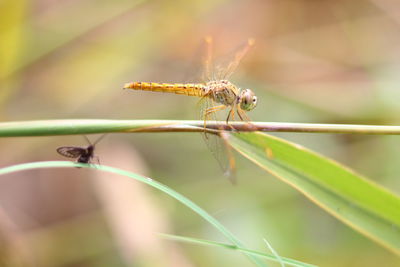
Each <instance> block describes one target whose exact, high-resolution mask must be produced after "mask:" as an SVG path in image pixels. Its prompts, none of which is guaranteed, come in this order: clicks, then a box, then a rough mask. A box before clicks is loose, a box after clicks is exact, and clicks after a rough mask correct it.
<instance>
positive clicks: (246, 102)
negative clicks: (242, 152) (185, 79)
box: [124, 38, 257, 173]
mask: <svg viewBox="0 0 400 267" xmlns="http://www.w3.org/2000/svg"><path fill="white" fill-rule="evenodd" d="M205 41H206V45H207V46H206V48H207V50H206V55H205V58H203V65H204V73H203V80H206V82H204V83H156V82H131V83H126V84H125V85H124V89H133V90H141V91H152V92H162V93H174V94H179V95H186V96H195V97H200V98H201V100H200V103H201V105H200V106H201V119H202V120H204V128H205V127H206V123H207V121H209V120H216V116H215V113H216V112H217V111H221V110H224V109H227V108H228V109H229V113H228V116H227V118H226V123H228V122H229V120H230V119H232V120H234V119H235V113H237V115H238V116H239V118H240V119H241V120H244V121H250V119H249V118H248V116H247V115H246V111H250V110H252V109H253V108H255V107H256V105H257V97H256V96H255V94H254V93H253V91H252V90H250V89H240V88H239V87H237V86H236V85H234V84H233V83H231V82H230V81H228V80H227V78H228V77H229V76H230V75H231V74H232V73H233V72H234V70H235V69H236V67H237V66H238V65H239V62H240V60H241V59H242V58H243V56H244V55H245V54H246V53H247V51H248V49H249V48H250V47H251V46H252V45H253V43H254V41H253V40H249V41H248V42H247V43H246V44H245V45H244V46H242V47H241V48H240V49H239V50H238V51H237V52H236V53H234V58H233V60H231V61H229V63H228V64H226V65H225V66H222V65H213V63H212V56H211V52H212V49H211V44H212V39H211V38H206V39H205ZM211 136H215V135H211ZM204 137H205V138H204V140H205V141H206V143H207V145H208V147H209V148H210V150H211V151H212V152H213V154H214V155H215V156H216V158H217V160H218V161H219V163H220V165H221V167H222V168H223V169H224V170H225V171H227V172H229V173H232V171H233V169H234V160H233V159H232V156H231V155H230V154H231V153H230V151H228V153H221V152H220V151H221V150H222V149H224V148H225V150H227V146H226V144H224V142H221V139H222V138H223V136H222V135H219V136H216V137H215V138H212V137H210V135H206V129H205V131H204ZM222 141H223V140H222ZM228 150H229V148H228ZM226 154H229V155H228V157H226ZM221 155H225V156H222V157H223V158H227V159H228V160H221ZM225 165H228V168H226V166H225Z"/></svg>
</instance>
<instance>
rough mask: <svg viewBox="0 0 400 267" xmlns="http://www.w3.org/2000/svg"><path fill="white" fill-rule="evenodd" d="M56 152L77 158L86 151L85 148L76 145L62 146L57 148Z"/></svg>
mask: <svg viewBox="0 0 400 267" xmlns="http://www.w3.org/2000/svg"><path fill="white" fill-rule="evenodd" d="M57 152H58V153H59V154H60V155H62V156H64V157H67V158H78V157H79V156H81V155H82V154H84V153H85V152H86V149H85V148H82V147H78V146H62V147H59V148H57Z"/></svg>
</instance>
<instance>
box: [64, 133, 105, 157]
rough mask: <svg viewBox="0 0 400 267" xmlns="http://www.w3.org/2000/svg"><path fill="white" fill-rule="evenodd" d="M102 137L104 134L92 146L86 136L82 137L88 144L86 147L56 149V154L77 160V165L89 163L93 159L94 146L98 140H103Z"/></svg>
mask: <svg viewBox="0 0 400 267" xmlns="http://www.w3.org/2000/svg"><path fill="white" fill-rule="evenodd" d="M104 136H105V134H103V135H102V136H100V137H99V138H98V139H97V140H96V141H95V142H94V143H93V144H92V143H91V142H90V140H89V139H88V138H87V137H86V136H84V138H85V139H86V141H87V142H88V144H89V145H88V146H87V147H80V146H62V147H59V148H57V152H58V153H59V154H60V155H62V156H64V157H67V158H74V159H77V160H76V162H78V163H90V162H91V160H92V158H93V157H94V148H95V146H96V144H97V143H98V142H100V140H101V139H103V137H104Z"/></svg>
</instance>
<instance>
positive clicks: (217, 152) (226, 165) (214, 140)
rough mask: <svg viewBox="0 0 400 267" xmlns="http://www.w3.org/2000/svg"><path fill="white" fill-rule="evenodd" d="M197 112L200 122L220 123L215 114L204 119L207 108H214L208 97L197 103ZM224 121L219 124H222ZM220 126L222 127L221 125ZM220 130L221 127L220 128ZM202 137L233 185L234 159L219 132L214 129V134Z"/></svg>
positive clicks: (206, 132)
mask: <svg viewBox="0 0 400 267" xmlns="http://www.w3.org/2000/svg"><path fill="white" fill-rule="evenodd" d="M198 106H199V110H200V119H201V120H202V121H204V120H205V123H206V125H207V122H214V123H215V122H221V120H219V119H218V117H219V116H218V114H217V112H213V113H210V114H209V115H208V116H207V118H205V112H206V110H207V109H208V108H211V107H213V106H215V102H214V101H212V100H211V99H210V98H208V97H203V98H202V99H201V100H200V101H199V103H198ZM224 122H225V121H223V122H221V123H224ZM221 126H222V125H221ZM221 129H222V127H221ZM202 137H203V140H204V142H205V143H206V145H207V147H208V149H209V150H210V151H211V153H212V154H213V156H214V158H215V159H216V160H217V161H218V164H219V165H220V167H221V169H222V171H223V172H224V174H225V175H226V176H228V178H229V180H230V181H231V182H232V183H233V184H235V183H236V177H235V159H234V157H233V154H232V151H231V149H230V146H229V145H228V143H227V142H226V141H225V140H224V139H223V138H224V137H223V135H221V130H220V129H218V128H217V129H216V130H215V131H214V132H211V131H206V129H204V132H203V133H202Z"/></svg>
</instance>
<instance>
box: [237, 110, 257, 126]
mask: <svg viewBox="0 0 400 267" xmlns="http://www.w3.org/2000/svg"><path fill="white" fill-rule="evenodd" d="M237 113H238V115H239V117H240V119H241V120H242V121H245V122H246V123H247V125H246V126H247V127H248V129H251V130H253V131H256V130H257V127H256V126H255V125H254V124H252V123H251V120H250V118H249V116H247V114H246V112H244V111H243V110H242V109H240V108H238V110H237Z"/></svg>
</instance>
